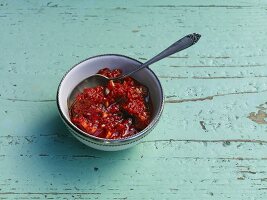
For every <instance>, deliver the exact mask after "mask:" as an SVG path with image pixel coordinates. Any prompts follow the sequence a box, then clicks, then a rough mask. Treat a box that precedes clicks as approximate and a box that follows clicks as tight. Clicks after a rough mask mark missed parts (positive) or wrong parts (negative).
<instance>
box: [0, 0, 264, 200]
mask: <svg viewBox="0 0 267 200" xmlns="http://www.w3.org/2000/svg"><path fill="white" fill-rule="evenodd" d="M266 21H267V1H266V0H261V1H260V0H255V1H249V0H245V1H238V0H236V1H233V0H232V1H217V0H215V1H212V0H207V1H197V0H191V1H185V0H182V1H174V0H166V1H160V0H154V1H141V0H136V1H122V0H120V1H107V0H105V1H85V0H84V1H70V0H68V1H59V0H58V1H57V0H51V1H31V0H30V1H29V0H27V1H26V0H25V1H5V0H0V27H1V31H0V38H1V39H0V47H1V49H0V58H1V59H0V80H1V84H0V113H1V114H0V199H184V200H185V199H205V200H206V199H216V200H221V199H232V200H237V199H242V200H252V199H257V200H265V199H267V118H266V117H267V48H266V46H267V26H266ZM192 32H199V33H201V34H202V38H201V40H200V42H199V43H198V44H197V45H195V46H194V47H192V48H190V49H187V50H185V51H183V52H181V53H179V54H175V55H173V56H171V57H169V58H167V59H165V60H162V61H160V62H159V63H156V64H154V65H153V70H154V71H155V73H156V74H157V75H158V76H159V77H160V81H161V82H162V85H163V88H164V91H165V97H166V104H165V109H164V113H163V116H162V118H161V120H160V122H159V124H158V126H157V127H156V128H155V129H154V130H153V132H152V133H151V134H150V135H149V136H148V137H146V138H145V140H144V142H142V143H141V144H140V145H137V146H136V147H133V148H131V149H129V150H125V151H121V152H101V151H96V150H93V149H90V148H88V147H86V146H84V145H83V144H81V143H79V142H78V141H76V140H75V139H74V138H73V137H71V136H70V134H69V133H68V132H67V129H66V128H65V126H64V125H63V123H62V122H61V120H60V118H59V116H58V113H57V108H56V102H55V95H56V89H57V85H58V83H59V81H60V79H61V78H62V76H63V75H64V73H65V72H66V71H67V70H68V69H69V68H70V67H71V66H73V65H74V64H76V63H77V62H79V61H81V60H83V59H85V58H87V57H90V56H94V55H98V54H104V53H118V54H124V55H128V56H131V57H134V58H136V59H138V60H140V61H145V60H147V59H148V58H150V57H152V56H153V55H154V54H156V53H157V52H159V51H161V50H162V49H164V48H165V47H167V46H168V45H169V44H171V43H172V42H174V41H176V40H177V39H178V38H180V37H183V36H184V35H186V34H188V33H192Z"/></svg>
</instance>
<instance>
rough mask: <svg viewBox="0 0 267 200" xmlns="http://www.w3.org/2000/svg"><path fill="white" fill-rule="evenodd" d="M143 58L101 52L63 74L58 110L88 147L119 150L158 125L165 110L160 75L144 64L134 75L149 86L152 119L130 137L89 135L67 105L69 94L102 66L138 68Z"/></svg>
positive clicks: (126, 68)
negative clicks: (77, 125) (75, 123)
mask: <svg viewBox="0 0 267 200" xmlns="http://www.w3.org/2000/svg"><path fill="white" fill-rule="evenodd" d="M140 64H142V63H141V62H139V61H137V60H135V59H133V58H130V57H127V56H123V55H117V54H105V55H98V56H94V57H91V58H88V59H86V60H83V61H81V62H80V63H78V64H76V65H75V66H74V67H72V68H71V69H70V70H69V71H68V72H67V73H66V74H65V76H64V77H63V78H62V80H61V82H60V84H59V86H58V90H57V106H58V110H59V114H60V116H61V118H62V120H63V122H64V123H65V124H66V126H67V128H68V130H69V131H70V133H71V134H72V135H73V136H74V137H75V138H77V139H78V140H79V141H81V142H82V143H84V144H86V145H87V146H89V147H92V148H95V149H98V150H103V151H117V150H123V149H127V148H129V147H132V146H134V145H136V144H138V143H140V142H141V139H143V138H144V137H145V136H146V135H147V134H148V133H150V132H151V130H152V129H153V128H154V127H155V126H156V124H157V122H158V120H159V118H160V116H161V114H162V110H163V105H164V97H163V91H162V87H161V84H160V81H159V79H158V78H157V76H156V75H155V73H154V72H153V71H152V70H151V69H149V68H144V69H142V70H140V71H138V72H136V73H134V74H133V75H132V77H133V78H134V79H136V80H137V81H139V82H140V83H142V84H143V85H145V86H146V87H148V89H149V93H150V98H151V101H152V105H153V111H152V120H151V122H150V124H149V125H148V126H147V127H146V128H145V129H143V130H142V131H140V132H138V133H136V134H135V135H132V136H130V137H127V138H122V139H104V138H100V137H96V136H93V135H89V134H87V133H86V132H84V131H82V130H80V129H79V128H78V127H76V126H75V125H74V124H73V123H72V122H71V120H70V116H69V109H68V103H67V102H68V98H69V96H70V94H71V92H72V90H73V89H74V88H75V87H76V86H77V85H78V84H79V83H80V82H81V81H82V80H84V79H85V78H87V77H89V76H91V75H93V74H96V73H97V72H98V71H99V70H100V69H102V68H105V67H108V68H110V69H115V68H119V69H121V70H122V72H123V73H125V72H128V71H131V70H133V69H136V68H138V66H140Z"/></svg>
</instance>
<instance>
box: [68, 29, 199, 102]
mask: <svg viewBox="0 0 267 200" xmlns="http://www.w3.org/2000/svg"><path fill="white" fill-rule="evenodd" d="M200 37H201V35H200V34H197V33H193V34H189V35H187V36H185V37H183V38H182V39H180V40H178V41H177V42H175V43H174V44H172V45H171V46H169V47H168V48H167V49H165V50H163V51H162V52H161V53H159V54H158V55H156V56H154V57H153V58H151V59H150V60H148V61H147V62H145V63H143V64H142V65H140V66H139V67H138V68H137V69H135V70H133V71H131V72H128V73H126V74H123V75H121V76H119V77H116V78H108V77H106V76H103V75H100V74H95V75H92V76H90V77H88V78H86V79H85V80H83V81H82V82H80V83H79V84H78V85H77V86H76V87H75V88H74V90H73V91H72V93H71V94H70V96H69V100H70V101H69V105H70V104H71V103H72V101H73V100H74V99H75V97H76V96H77V94H78V93H80V92H81V91H83V89H84V88H86V87H95V86H100V85H107V83H108V81H110V80H118V79H123V78H125V77H127V76H130V75H131V74H133V73H135V72H137V71H139V70H141V69H143V68H145V67H148V66H149V65H151V64H153V63H155V62H157V61H159V60H161V59H163V58H166V57H168V56H170V55H172V54H174V53H177V52H179V51H182V50H184V49H186V48H188V47H190V46H192V45H193V44H195V43H196V42H197V41H198V40H199V38H200Z"/></svg>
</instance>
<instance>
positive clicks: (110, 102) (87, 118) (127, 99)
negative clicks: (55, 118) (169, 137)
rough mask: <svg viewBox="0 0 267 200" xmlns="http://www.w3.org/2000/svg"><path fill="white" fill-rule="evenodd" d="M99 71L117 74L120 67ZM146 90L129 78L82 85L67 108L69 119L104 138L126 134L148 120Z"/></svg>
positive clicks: (87, 131) (106, 74)
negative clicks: (102, 84) (81, 89)
mask: <svg viewBox="0 0 267 200" xmlns="http://www.w3.org/2000/svg"><path fill="white" fill-rule="evenodd" d="M98 74H102V75H105V76H107V77H118V76H120V75H121V74H122V72H121V70H119V69H115V70H112V71H111V70H110V69H108V68H105V69H102V70H100V71H99V72H98ZM148 95H149V94H148V89H147V88H146V87H145V86H144V85H142V84H140V83H139V82H137V81H136V80H135V79H133V78H131V77H126V78H125V79H123V80H119V81H112V80H111V81H109V83H108V85H107V86H104V87H103V86H97V87H95V88H85V89H84V91H83V92H82V93H80V94H79V95H77V97H76V100H75V102H74V103H73V105H72V106H71V108H70V116H71V121H72V122H73V123H74V124H75V125H76V126H77V127H79V128H80V129H81V130H83V131H85V132H86V133H88V134H90V135H94V136H97V137H101V138H107V139H119V138H124V137H129V136H131V135H134V134H136V133H137V132H139V131H141V130H143V129H144V128H145V127H146V126H147V125H148V124H149V123H150V120H151V102H150V101H148V100H147V99H149V96H148Z"/></svg>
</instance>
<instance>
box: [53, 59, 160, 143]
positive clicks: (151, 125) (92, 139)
mask: <svg viewBox="0 0 267 200" xmlns="http://www.w3.org/2000/svg"><path fill="white" fill-rule="evenodd" d="M105 56H116V57H123V58H127V59H130V60H132V61H135V62H137V63H139V64H143V63H142V62H140V61H138V60H136V59H134V58H131V57H129V56H125V55H121V54H100V55H96V56H92V57H89V58H86V59H84V60H82V61H80V62H79V63H77V64H74V65H73V66H72V67H71V68H70V69H69V70H68V71H67V72H66V73H65V74H64V76H63V77H62V79H61V81H60V83H59V85H58V89H57V94H56V95H57V97H56V101H57V108H58V111H59V114H60V117H61V118H62V119H63V120H64V122H65V123H66V124H67V125H68V127H69V128H71V129H72V130H73V131H74V132H75V133H79V134H80V135H81V136H83V137H85V138H86V139H89V140H90V142H93V143H95V144H98V145H101V144H102V145H110V146H113V145H114V146H118V145H123V144H124V143H127V144H129V143H132V142H135V141H137V140H139V139H142V138H143V137H144V136H146V135H147V134H148V133H149V130H152V129H153V128H154V127H155V126H156V124H157V123H158V121H159V119H160V117H161V115H162V112H163V108H164V93H163V89H162V85H161V83H160V81H159V79H158V77H157V75H156V74H155V73H154V72H153V71H152V70H151V69H150V68H149V67H146V68H147V69H148V70H149V71H150V72H151V73H152V75H153V76H154V77H155V79H156V80H157V82H158V83H159V87H160V90H161V98H162V101H161V102H160V104H161V107H160V110H159V112H158V114H157V115H156V116H155V117H154V119H153V120H152V121H151V122H150V123H149V125H148V126H147V127H146V128H144V129H143V130H142V131H140V132H138V133H136V134H134V135H132V136H129V137H125V138H121V139H105V138H100V137H96V136H93V135H90V134H87V133H86V132H84V131H82V130H80V129H79V128H78V127H76V126H75V125H74V124H73V123H71V122H70V120H69V119H67V118H66V117H65V115H64V114H63V112H62V110H61V107H60V103H59V92H60V89H61V86H62V82H63V81H64V79H65V77H66V76H67V74H69V72H70V71H71V70H73V69H74V68H75V67H77V66H78V65H79V64H81V63H83V62H85V61H87V60H90V59H93V58H97V57H105ZM77 136H78V135H77ZM87 141H88V140H87Z"/></svg>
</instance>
